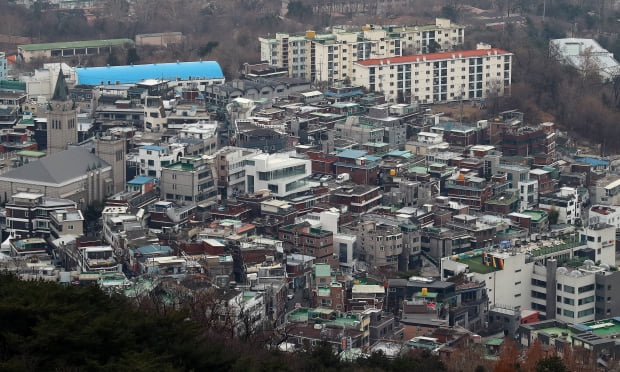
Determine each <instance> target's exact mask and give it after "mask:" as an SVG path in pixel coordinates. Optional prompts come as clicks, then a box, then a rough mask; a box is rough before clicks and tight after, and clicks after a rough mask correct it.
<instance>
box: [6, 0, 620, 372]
mask: <svg viewBox="0 0 620 372" xmlns="http://www.w3.org/2000/svg"><path fill="white" fill-rule="evenodd" d="M17 3H20V6H24V7H33V6H35V5H34V4H38V3H39V2H34V3H32V2H29V1H19V2H17ZM58 3H59V4H60V5H57V6H58V7H59V9H66V8H64V7H71V8H73V10H76V9H84V11H85V12H89V11H93V10H92V9H97V7H96V6H95V5H94V4H95V3H96V1H89V2H85V3H88V4H81V5H80V4H77V3H79V2H77V3H76V4H72V5H69V4H68V3H69V2H66V1H59V2H58ZM287 3H288V2H287ZM294 3H297V2H294ZM299 3H301V2H299ZM351 3H352V2H347V4H349V5H347V6H346V7H345V6H344V5H339V6H336V5H334V3H333V2H330V3H329V4H331V5H329V4H327V2H324V3H320V4H319V3H316V4H314V3H312V4H313V5H312V4H311V5H308V6H309V9H311V11H314V12H320V11H325V10H324V9H325V7H331V8H329V9H331V11H335V10H334V9H336V8H337V9H339V10H340V11H342V12H345V11H351V12H353V13H355V12H357V11H359V12H362V13H363V12H368V11H372V12H374V13H375V14H380V15H384V16H385V15H390V14H392V13H391V12H392V11H393V10H392V8H385V7H384V5H383V4H381V6H380V7H379V8H376V6H377V5H376V4H375V5H374V6H375V7H370V8H369V7H368V6H369V5H368V4H367V2H363V1H361V2H359V3H356V4H357V5H355V7H359V8H355V7H354V5H351ZM380 3H383V2H380ZM401 3H403V4H401ZM405 3H407V2H406V1H404V2H399V1H394V4H393V5H392V6H394V7H397V6H406V4H405ZM309 4H310V3H309ZM16 6H17V5H16ZM385 6H387V5H385ZM52 8H53V7H52ZM291 9H293V10H294V9H295V8H292V7H291V6H290V5H289V7H288V10H289V12H291ZM321 9H323V10H321ZM352 9H357V10H355V11H354V10H352ZM88 14H90V13H88ZM543 14H544V13H543ZM515 17H517V20H515V21H514V22H510V19H506V20H504V21H503V22H504V23H503V25H504V26H503V27H508V26H510V27H515V26H514V25H520V24H523V21H522V20H520V18H519V17H518V16H515ZM543 18H544V15H543ZM506 25H508V26H506ZM486 27H490V28H491V29H495V28H494V27H496V26H494V25H492V24H489V25H487V26H486ZM470 28H471V26H469V25H467V24H464V23H463V24H461V23H460V22H456V21H455V20H454V19H452V20H451V19H450V17H447V16H446V17H438V18H436V19H435V20H434V21H433V22H429V23H428V24H420V23H416V24H411V25H406V24H387V23H386V24H384V25H379V24H370V23H366V24H363V23H360V24H357V25H356V24H354V23H352V22H348V23H343V24H342V25H330V26H329V27H326V28H325V27H324V28H317V29H316V30H311V29H308V30H306V31H305V32H299V33H295V32H290V28H283V29H282V30H280V31H278V32H276V33H275V35H274V34H265V35H258V34H257V35H255V39H254V40H251V41H248V43H253V44H252V45H254V47H255V48H257V50H259V51H260V52H259V53H257V55H259V56H260V57H259V60H252V61H241V62H242V63H243V65H242V66H241V68H240V72H239V75H236V76H230V73H229V71H230V68H231V67H230V66H224V65H222V64H221V63H220V62H219V61H218V60H216V59H205V60H202V59H200V60H190V59H186V60H183V59H179V60H177V61H174V62H172V61H162V62H159V61H158V62H153V63H141V62H139V61H138V60H137V59H135V62H128V63H126V64H123V63H106V64H100V65H87V64H83V63H81V58H87V57H88V58H104V59H105V58H108V59H110V57H111V56H114V55H115V53H119V51H127V50H129V51H133V52H132V53H136V50H139V49H136V48H146V47H148V48H154V49H158V48H159V49H162V50H165V49H166V48H168V47H171V46H174V45H180V44H182V43H184V42H185V41H186V38H187V37H188V35H184V34H183V33H181V32H161V33H149V34H139V35H135V37H132V38H110V39H102V38H99V39H96V40H81V39H80V38H79V37H78V36H77V35H76V37H75V38H74V39H73V40H71V41H55V42H45V43H33V42H32V43H23V44H19V45H15V46H16V47H15V48H14V49H9V48H6V49H5V50H3V49H2V48H0V202H1V209H0V226H1V227H2V244H1V246H0V271H2V272H3V273H11V274H13V275H14V276H15V277H16V278H19V279H21V280H24V281H26V280H41V281H46V282H53V283H58V285H60V286H65V287H70V288H83V287H87V288H90V287H96V288H99V289H100V290H101V291H102V292H103V293H105V294H107V295H109V296H110V298H120V297H122V298H124V299H126V300H127V301H130V302H132V303H135V304H137V306H144V303H145V301H147V300H148V301H149V303H151V302H152V305H151V306H152V307H153V308H155V309H158V311H159V307H158V306H159V305H161V306H163V307H164V308H165V307H169V308H171V309H174V310H179V309H185V310H186V311H188V313H189V314H191V320H194V321H196V322H201V324H203V325H206V326H207V327H208V328H211V329H217V330H218V332H219V333H220V334H221V335H223V336H225V337H228V338H230V339H241V340H256V338H254V337H256V336H257V335H264V337H263V338H261V340H262V342H263V343H264V347H265V348H266V349H269V350H279V351H281V352H282V353H289V352H290V353H297V352H298V353H302V352H309V351H311V350H313V348H315V347H318V346H321V345H322V347H325V348H326V350H328V353H330V354H333V355H335V356H337V358H338V360H340V361H343V362H354V361H356V360H358V359H359V360H361V359H364V358H368V357H369V356H370V355H374V354H375V353H378V352H380V355H382V356H385V357H386V358H388V359H390V360H394V359H396V358H399V357H401V356H403V355H406V354H407V353H410V352H414V353H415V352H420V351H421V350H423V351H425V352H427V353H428V354H429V355H432V356H433V357H437V358H439V359H440V360H441V361H444V362H445V363H448V365H450V364H449V361H450V360H452V361H453V362H452V363H457V362H456V361H457V360H459V358H461V357H462V355H463V354H462V353H463V350H466V349H467V348H468V347H470V346H471V345H475V347H476V348H477V349H476V350H477V352H478V354H477V355H479V356H480V360H484V361H486V362H488V363H491V364H479V366H480V368H482V369H481V370H486V369H484V368H485V367H484V366H485V365H493V364H492V363H495V362H496V361H497V360H504V359H502V358H506V356H505V355H507V354H506V353H507V351H506V350H512V349H510V347H512V346H511V345H513V344H514V348H515V350H517V351H515V353H517V354H516V357H519V353H521V355H522V357H521V358H522V360H524V361H525V362H524V363H525V364H527V363H528V362H527V360H528V357H527V355H526V354H527V353H528V350H530V349H534V348H536V350H538V348H541V349H542V350H543V351H540V352H541V353H544V355H546V356H548V357H549V358H552V357H554V356H560V357H564V358H565V359H569V358H570V357H571V355H572V357H574V355H577V354H578V355H581V356H582V358H583V360H584V361H585V360H587V362H583V364H584V365H588V364H590V366H591V367H592V368H593V369H587V370H588V371H590V370H592V371H596V370H605V371H611V370H617V369H614V368H618V367H617V366H618V361H619V360H620V341H618V340H617V338H618V337H620V301H617V300H620V271H618V266H617V256H618V253H617V252H619V250H620V247H619V245H620V243H619V240H618V236H619V235H618V234H620V157H618V156H615V155H612V150H611V149H609V150H606V148H605V146H610V147H611V145H610V144H609V143H607V144H605V142H603V143H602V144H599V145H598V146H597V145H592V144H591V143H590V144H584V142H587V141H583V139H582V138H581V137H580V136H579V135H577V134H576V133H574V132H573V131H571V130H568V129H567V127H566V123H563V122H557V121H556V120H555V119H554V118H553V117H552V116H548V119H546V120H539V117H538V116H534V115H533V110H531V108H529V109H522V108H521V107H520V106H519V105H518V104H517V103H515V104H514V106H512V107H509V108H507V109H506V104H508V105H510V103H511V95H512V94H513V91H514V90H517V93H518V92H519V91H520V90H522V89H523V87H522V86H521V85H516V84H514V86H513V75H514V74H515V70H516V68H515V63H519V64H524V63H525V62H524V59H523V58H521V59H517V58H516V55H515V52H513V51H511V50H510V45H511V44H510V43H505V44H506V45H500V44H498V45H496V44H489V43H487V42H485V41H484V40H476V39H475V36H476V35H477V34H476V33H473V32H472V33H471V34H470V33H469V31H468V30H469V29H470ZM503 30H504V29H503V28H502V32H504V31H503ZM190 36H191V35H190ZM571 36H574V35H571ZM500 40H501V39H497V41H500ZM0 45H4V44H0ZM211 47H212V48H216V47H218V46H217V45H211ZM219 48H222V46H220V47H219ZM545 48H547V49H548V50H549V56H550V57H549V58H553V59H555V60H556V61H557V62H558V63H559V64H561V65H562V66H564V68H570V69H574V70H571V71H574V73H577V74H579V73H580V74H582V75H583V76H584V79H585V77H587V76H590V74H592V73H593V71H594V72H596V73H597V74H598V75H599V77H598V78H600V80H601V81H605V82H608V83H610V84H616V80H615V79H617V77H618V75H617V74H618V62H617V61H616V59H615V58H614V56H613V53H611V52H609V51H607V50H606V49H604V48H603V47H602V46H601V45H600V44H599V43H597V41H596V40H594V39H590V38H577V37H570V38H568V37H567V38H553V39H549V40H548V41H547V44H546V45H545ZM205 55H207V56H208V54H205ZM78 57H79V58H78ZM128 57H129V54H128ZM76 58H78V59H77V60H78V62H79V63H75V61H76ZM128 61H129V58H128ZM24 66H30V67H32V71H28V72H24V68H25V67H24ZM237 67H238V66H235V67H234V68H237ZM541 99H542V98H541ZM610 99H611V98H610ZM500 101H501V103H502V106H500V104H499V102H500ZM519 102H522V101H519ZM490 106H493V107H495V108H500V107H501V109H496V110H490V109H488V108H489V107H490ZM591 125H596V122H595V121H594V120H593V121H592V123H591ZM119 296H120V297H119ZM115 301H116V300H115ZM197 309H199V310H197ZM187 320H190V318H187ZM261 347H262V346H261ZM579 353H581V354H579ZM541 355H542V354H541ZM516 357H515V358H516ZM541 358H542V357H541ZM549 358H547V359H548V360H547V359H545V360H546V361H548V362H549V363H551V361H553V359H549ZM0 359H1V358H0ZM439 359H438V360H439ZM486 362H485V363H486ZM475 367H476V366H475V365H474V366H472V371H473V368H475ZM527 368H530V367H527ZM537 368H538V367H537ZM567 368H570V367H567ZM429 370H431V369H429ZM449 370H452V369H449ZM455 370H457V369H455ZM461 370H462V371H464V370H466V369H461ZM496 370H498V369H496ZM506 370H512V369H506ZM516 370H517V369H515V371H516ZM519 370H521V369H519ZM530 370H531V371H534V369H523V371H530ZM538 370H539V369H536V371H538ZM541 370H545V371H547V369H541ZM548 370H552V369H548ZM566 370H570V369H566ZM584 370H586V369H584ZM476 371H479V369H476Z"/></svg>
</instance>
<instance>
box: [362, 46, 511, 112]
mask: <svg viewBox="0 0 620 372" xmlns="http://www.w3.org/2000/svg"><path fill="white" fill-rule="evenodd" d="M512 56H513V54H512V53H510V52H507V51H505V50H502V49H497V48H491V47H490V46H489V45H486V44H479V45H478V49H473V50H462V51H455V52H442V53H431V54H421V55H412V56H405V57H394V58H390V57H388V58H386V57H383V58H376V59H369V60H365V61H358V62H356V63H354V69H355V73H354V76H353V78H352V82H353V84H356V85H361V86H364V87H366V88H367V89H368V90H369V91H371V92H381V93H382V94H384V95H385V97H386V99H387V100H389V101H390V102H401V103H402V102H407V103H439V102H451V101H458V100H461V99H465V100H472V99H481V98H486V97H489V96H494V95H497V96H503V95H505V94H509V93H510V84H511V83H510V82H511V76H512Z"/></svg>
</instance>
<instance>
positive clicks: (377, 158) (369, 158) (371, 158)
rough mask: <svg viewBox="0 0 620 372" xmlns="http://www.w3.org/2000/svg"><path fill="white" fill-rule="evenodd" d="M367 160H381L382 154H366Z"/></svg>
mask: <svg viewBox="0 0 620 372" xmlns="http://www.w3.org/2000/svg"><path fill="white" fill-rule="evenodd" d="M366 160H368V161H377V160H381V157H380V156H374V155H366Z"/></svg>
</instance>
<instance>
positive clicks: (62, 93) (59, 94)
mask: <svg viewBox="0 0 620 372" xmlns="http://www.w3.org/2000/svg"><path fill="white" fill-rule="evenodd" d="M52 100H53V101H68V100H69V87H68V86H67V81H66V80H65V74H63V73H62V67H61V68H60V71H59V72H58V80H56V87H55V88H54V95H52Z"/></svg>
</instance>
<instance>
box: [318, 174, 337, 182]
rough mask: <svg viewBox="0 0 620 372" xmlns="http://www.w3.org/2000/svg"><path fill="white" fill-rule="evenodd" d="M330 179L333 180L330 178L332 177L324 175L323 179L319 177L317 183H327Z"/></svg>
mask: <svg viewBox="0 0 620 372" xmlns="http://www.w3.org/2000/svg"><path fill="white" fill-rule="evenodd" d="M332 178H334V177H332V176H331V175H329V174H326V175H324V176H323V177H321V179H320V180H319V181H321V182H327V181H329V180H331V179H332Z"/></svg>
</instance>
